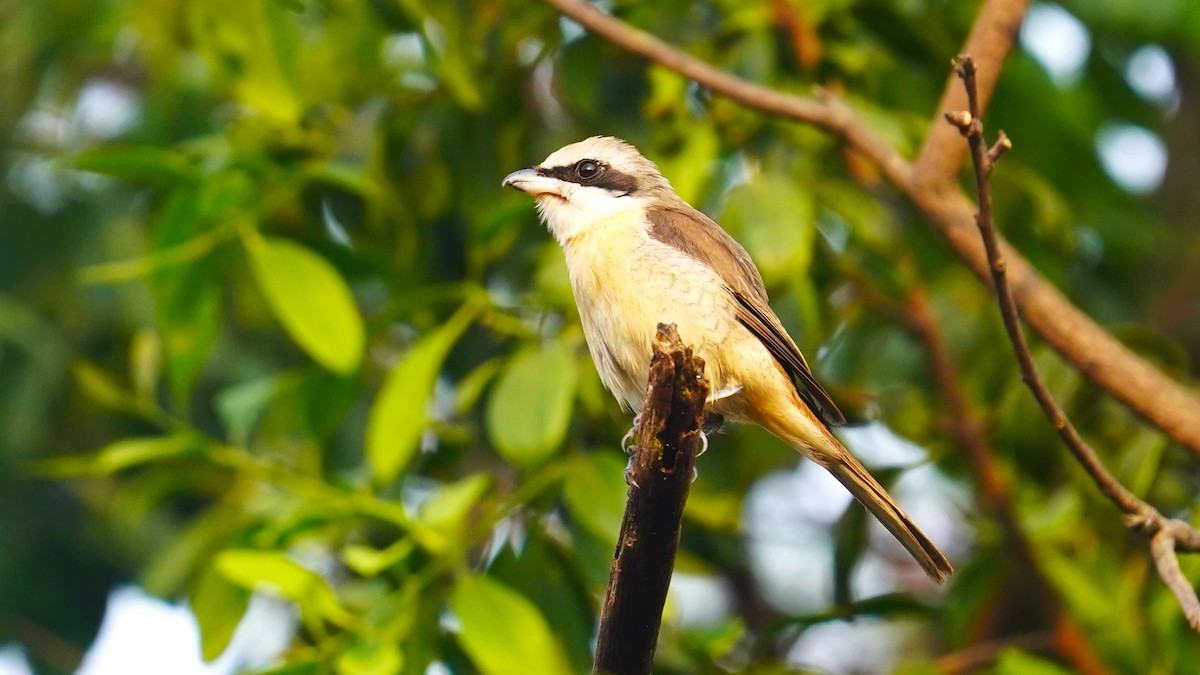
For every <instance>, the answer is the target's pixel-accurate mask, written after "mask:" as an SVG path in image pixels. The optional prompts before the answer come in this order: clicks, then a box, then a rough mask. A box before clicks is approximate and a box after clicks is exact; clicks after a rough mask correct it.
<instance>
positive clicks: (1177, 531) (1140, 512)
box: [946, 55, 1200, 631]
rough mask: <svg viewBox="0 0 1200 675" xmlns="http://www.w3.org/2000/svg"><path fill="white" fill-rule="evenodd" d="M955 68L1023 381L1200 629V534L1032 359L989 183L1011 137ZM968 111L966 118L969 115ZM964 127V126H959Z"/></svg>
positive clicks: (965, 59) (964, 59)
mask: <svg viewBox="0 0 1200 675" xmlns="http://www.w3.org/2000/svg"><path fill="white" fill-rule="evenodd" d="M955 72H956V73H957V74H958V76H959V77H960V78H962V81H963V86H964V87H965V88H966V93H967V101H968V104H969V106H970V110H968V111H967V112H966V113H964V114H963V115H956V114H955V115H953V119H952V114H947V116H946V118H947V121H949V122H950V123H951V124H954V125H956V126H958V124H957V122H958V121H961V120H968V122H967V124H968V125H969V127H968V128H967V130H966V132H965V133H964V135H965V136H966V138H967V144H968V145H969V146H970V151H971V162H972V165H973V166H974V170H975V171H974V173H975V187H976V197H977V199H978V206H979V211H978V213H977V215H976V218H975V221H976V223H977V224H978V226H979V234H980V237H982V239H983V245H984V249H985V250H986V251H987V258H988V263H989V268H990V269H991V271H992V283H993V286H994V288H995V291H996V299H997V301H998V302H999V305H1000V315H1001V317H1002V318H1003V319H1004V329H1005V331H1006V332H1007V333H1008V338H1009V341H1010V342H1011V343H1012V347H1013V351H1014V352H1015V354H1016V357H1017V363H1018V364H1019V366H1020V369H1021V379H1022V380H1024V381H1025V384H1026V386H1028V387H1029V390H1030V391H1031V392H1032V393H1033V396H1034V398H1035V399H1037V402H1038V405H1039V406H1041V408H1042V412H1043V414H1044V415H1045V417H1046V419H1047V420H1049V421H1050V423H1051V425H1052V426H1053V427H1054V429H1055V431H1057V432H1058V435H1059V437H1060V438H1061V439H1062V441H1063V444H1064V445H1066V446H1067V449H1068V450H1070V452H1071V455H1072V456H1074V458H1075V460H1076V461H1077V462H1079V464H1080V465H1081V466H1082V467H1083V469H1084V470H1085V471H1086V472H1087V474H1088V476H1090V477H1091V479H1092V482H1093V483H1095V484H1096V487H1098V488H1099V489H1100V492H1102V493H1103V494H1104V496H1106V497H1108V499H1109V501H1111V502H1112V503H1113V504H1115V505H1116V506H1117V508H1119V509H1121V511H1122V512H1123V513H1125V514H1126V517H1127V524H1128V526H1129V527H1130V529H1133V530H1136V531H1140V532H1143V533H1145V534H1146V535H1147V536H1148V537H1149V538H1150V551H1151V555H1152V556H1153V559H1154V563H1155V567H1156V568H1157V570H1158V574H1159V576H1160V577H1161V578H1162V580H1163V582H1164V583H1165V584H1166V585H1167V587H1168V588H1169V589H1170V590H1171V592H1172V593H1173V594H1174V595H1175V598H1176V600H1177V601H1178V602H1179V606H1180V608H1182V609H1183V612H1184V615H1185V616H1186V617H1187V620H1188V623H1189V624H1190V625H1191V626H1192V628H1194V629H1196V630H1197V631H1200V597H1197V595H1196V590H1195V589H1194V588H1193V587H1192V585H1191V583H1190V582H1189V581H1188V580H1187V578H1186V577H1184V576H1183V572H1182V570H1181V569H1180V567H1179V560H1178V558H1177V553H1176V552H1177V550H1195V549H1194V548H1193V547H1192V545H1193V544H1196V543H1200V532H1198V531H1197V530H1196V529H1195V528H1192V527H1191V526H1190V525H1188V524H1187V523H1185V522H1183V521H1180V520H1172V519H1168V518H1166V517H1165V516H1163V515H1162V514H1161V513H1160V512H1159V511H1158V510H1157V509H1155V508H1154V507H1153V506H1151V505H1150V504H1147V503H1146V502H1144V501H1142V500H1141V499H1140V498H1139V497H1138V496H1137V495H1135V494H1133V493H1132V492H1130V491H1129V489H1128V488H1126V487H1125V486H1124V485H1122V484H1121V483H1120V482H1119V481H1117V479H1116V478H1115V477H1114V476H1113V475H1112V474H1111V473H1109V471H1108V469H1107V468H1106V467H1105V466H1104V464H1103V462H1101V461H1100V457H1099V456H1098V455H1097V454H1096V452H1095V450H1093V449H1092V448H1091V446H1089V445H1088V444H1087V442H1086V441H1084V440H1083V438H1082V437H1081V436H1080V435H1079V432H1078V431H1076V429H1075V426H1074V425H1073V424H1071V420H1070V419H1069V418H1068V417H1067V414H1066V413H1065V412H1064V411H1063V409H1062V408H1061V407H1060V406H1059V405H1058V402H1057V401H1055V400H1054V397H1053V395H1052V394H1051V393H1050V390H1049V389H1047V388H1046V385H1045V383H1044V382H1043V381H1042V378H1041V374H1040V373H1038V370H1037V368H1036V367H1035V366H1034V363H1033V355H1032V354H1031V353H1030V351H1029V344H1028V343H1027V342H1026V340H1025V333H1024V331H1023V330H1022V328H1021V318H1020V314H1019V313H1018V310H1017V303H1016V300H1015V299H1014V298H1013V293H1012V289H1011V288H1010V286H1009V284H1008V274H1007V266H1006V265H1005V263H1004V258H1003V256H1002V255H1001V252H1000V244H999V237H998V236H997V235H996V229H995V224H994V222H993V221H994V217H993V214H992V195H991V190H990V187H989V184H988V176H989V175H990V174H991V171H992V163H993V162H994V161H995V160H996V159H998V158H999V157H1000V155H1001V154H1003V153H1004V152H1005V151H1006V150H1007V149H1008V148H1010V147H1011V146H1012V143H1011V141H1009V140H1008V138H1007V136H1004V134H1003V133H1002V134H1001V135H1000V139H999V140H997V142H996V144H995V145H994V146H992V148H991V149H990V150H989V149H987V146H986V143H985V141H984V137H983V124H982V122H981V121H980V119H979V115H980V113H979V103H978V98H977V96H976V93H975V62H974V61H973V60H972V59H971V57H970V56H966V55H964V56H960V57H959V58H958V59H957V60H956V61H955ZM964 115H965V116H964ZM960 129H961V127H960Z"/></svg>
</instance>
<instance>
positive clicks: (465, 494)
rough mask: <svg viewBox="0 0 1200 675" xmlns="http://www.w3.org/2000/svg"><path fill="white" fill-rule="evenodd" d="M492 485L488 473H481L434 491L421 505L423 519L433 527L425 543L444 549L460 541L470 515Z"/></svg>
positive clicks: (425, 544) (427, 546)
mask: <svg viewBox="0 0 1200 675" xmlns="http://www.w3.org/2000/svg"><path fill="white" fill-rule="evenodd" d="M490 485H491V478H489V477H488V475H487V474H483V473H477V474H475V475H473V476H468V477H466V478H464V479H462V480H460V481H458V482H457V483H452V484H450V485H446V486H444V487H442V488H441V489H440V490H438V491H437V492H436V493H434V495H433V496H432V497H430V498H429V500H428V501H426V502H425V504H424V505H423V506H422V507H421V515H420V518H419V522H420V523H421V524H422V525H424V526H426V527H427V528H429V530H430V532H429V535H430V536H427V537H426V538H425V540H424V541H423V542H422V544H423V545H424V546H425V547H426V548H429V547H431V546H432V547H433V548H435V549H437V550H444V549H445V548H447V547H449V546H451V545H453V544H457V543H459V542H458V541H457V540H458V539H459V538H460V537H461V534H462V530H463V526H464V525H465V524H466V521H467V516H468V515H470V513H471V510H472V509H473V508H474V506H475V505H476V504H477V503H478V502H479V499H480V498H481V497H482V496H483V493H484V492H486V491H487V489H488V486H490Z"/></svg>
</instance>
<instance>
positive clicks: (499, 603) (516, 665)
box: [450, 574, 571, 675]
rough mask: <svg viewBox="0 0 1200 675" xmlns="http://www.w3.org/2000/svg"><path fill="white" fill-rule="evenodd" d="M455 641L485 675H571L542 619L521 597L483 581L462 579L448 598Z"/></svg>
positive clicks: (480, 578) (469, 576)
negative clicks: (457, 629)
mask: <svg viewBox="0 0 1200 675" xmlns="http://www.w3.org/2000/svg"><path fill="white" fill-rule="evenodd" d="M450 609H451V611H453V612H454V614H455V616H456V617H457V618H458V620H459V622H461V631H460V632H459V634H458V641H459V643H460V644H461V645H462V647H463V650H464V651H466V652H467V655H468V656H470V657H471V661H473V662H474V663H475V666H476V667H477V668H479V670H480V672H482V673H484V674H485V675H540V674H541V673H546V674H547V675H559V674H560V673H569V672H571V669H570V667H569V666H568V665H567V662H566V657H565V655H564V654H563V651H562V647H561V646H560V645H559V644H558V642H557V640H556V639H555V637H554V632H553V631H552V630H551V629H550V626H549V624H547V623H546V619H545V618H544V617H543V616H542V614H541V612H539V611H538V609H537V607H535V606H534V604H533V603H532V602H530V601H529V600H528V599H526V598H525V596H523V595H521V594H519V593H517V592H516V591H514V590H512V589H511V588H508V587H507V586H505V585H503V584H501V583H500V582H498V581H495V580H493V579H491V578H489V577H486V576H480V575H473V574H465V575H462V576H460V577H459V578H458V580H457V581H456V583H455V585H454V590H453V591H452V592H451V594H450Z"/></svg>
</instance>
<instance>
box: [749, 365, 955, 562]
mask: <svg viewBox="0 0 1200 675" xmlns="http://www.w3.org/2000/svg"><path fill="white" fill-rule="evenodd" d="M789 384H790V383H789ZM753 403H756V404H757V405H754V404H752V405H751V406H750V407H749V413H750V414H749V416H748V417H749V419H750V420H751V421H753V422H756V423H758V424H759V425H761V426H763V427H764V428H766V429H767V431H770V432H771V433H772V434H775V435H776V436H778V437H779V438H781V439H783V440H784V441H785V442H787V444H788V445H790V446H792V447H793V448H795V449H796V450H797V451H799V452H800V453H801V454H803V455H805V456H807V457H809V458H811V459H812V460H813V461H815V462H816V463H818V464H820V465H821V466H823V467H825V468H826V469H827V470H828V471H829V473H831V474H833V476H834V478H837V479H838V481H839V482H840V483H841V484H842V485H844V486H846V489H847V490H849V491H850V493H851V494H853V495H854V497H855V499H857V500H858V501H860V502H862V505H863V506H865V507H867V510H868V511H870V512H871V514H872V515H874V516H875V517H876V518H877V519H879V522H880V523H882V524H883V526H884V527H886V528H887V530H888V532H891V533H892V536H894V537H895V538H896V540H897V541H899V542H900V544H901V545H903V546H904V548H905V549H906V550H908V552H909V553H910V554H912V557H913V558H915V559H916V561H917V562H918V563H919V564H920V565H921V568H922V569H924V570H925V573H926V574H928V575H929V578H931V579H933V580H934V581H936V582H937V583H939V584H940V583H943V582H944V581H946V579H947V578H948V577H949V576H950V575H951V574H953V573H954V568H953V567H951V566H950V562H949V561H947V560H946V556H944V555H942V552H941V551H939V550H938V547H937V546H934V545H933V542H932V541H930V540H929V537H926V536H925V533H924V532H921V530H920V529H919V528H918V527H917V526H916V524H915V523H913V521H912V519H911V518H909V517H908V514H906V513H904V511H903V510H902V509H901V508H900V505H899V504H897V503H896V500H894V499H892V496H891V495H889V494H888V493H887V490H885V489H883V486H882V485H880V484H879V481H877V480H875V479H874V478H873V477H872V476H871V474H869V473H867V469H866V467H864V466H863V465H862V464H860V463H859V461H858V460H857V459H855V458H854V456H853V455H851V454H850V451H849V450H847V449H846V448H845V447H843V446H842V444H841V442H839V441H838V439H837V437H835V436H834V435H833V434H832V433H831V432H830V431H829V429H828V428H826V426H825V425H824V424H822V423H821V421H820V420H819V419H817V416H816V415H814V414H813V413H812V411H811V410H809V408H808V406H806V405H804V403H803V402H801V401H800V399H799V398H797V397H795V396H794V395H793V396H791V397H790V400H787V401H786V403H783V402H782V401H781V399H780V398H776V399H770V398H767V399H766V400H763V399H759V400H757V401H754V402H753ZM764 403H765V404H766V405H764Z"/></svg>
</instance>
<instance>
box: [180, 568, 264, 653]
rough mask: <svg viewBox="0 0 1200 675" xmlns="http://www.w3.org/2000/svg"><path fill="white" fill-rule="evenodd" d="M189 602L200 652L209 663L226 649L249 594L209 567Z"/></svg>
mask: <svg viewBox="0 0 1200 675" xmlns="http://www.w3.org/2000/svg"><path fill="white" fill-rule="evenodd" d="M190 600H191V608H192V613H193V614H195V615H196V622H197V623H199V624H200V653H201V655H202V656H203V657H204V660H205V661H211V660H213V659H215V658H217V657H218V656H220V655H221V652H223V651H225V648H226V647H228V646H229V641H230V640H232V639H233V633H234V631H235V630H237V626H238V623H240V622H241V620H242V616H243V615H244V614H245V613H246V605H247V604H248V603H249V602H250V593H249V591H246V590H245V589H242V588H238V587H237V586H234V585H233V584H231V583H230V582H229V580H228V579H226V578H225V577H224V576H222V575H220V574H218V573H217V572H216V570H214V569H212V568H211V567H210V568H207V569H205V571H204V572H203V573H202V574H201V576H200V581H199V583H197V584H196V587H195V588H194V589H193V590H192V594H191V598H190Z"/></svg>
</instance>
